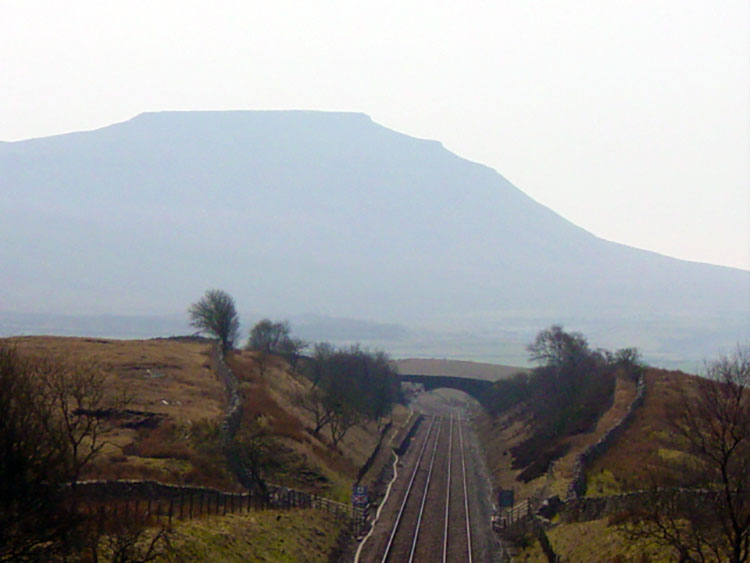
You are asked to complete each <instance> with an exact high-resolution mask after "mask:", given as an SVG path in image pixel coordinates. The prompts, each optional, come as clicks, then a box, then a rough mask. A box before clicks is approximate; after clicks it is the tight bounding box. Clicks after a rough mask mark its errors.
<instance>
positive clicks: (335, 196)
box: [0, 110, 750, 342]
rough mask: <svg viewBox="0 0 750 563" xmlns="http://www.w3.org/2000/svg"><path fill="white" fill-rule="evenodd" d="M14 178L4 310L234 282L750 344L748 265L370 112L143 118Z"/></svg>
mask: <svg viewBox="0 0 750 563" xmlns="http://www.w3.org/2000/svg"><path fill="white" fill-rule="evenodd" d="M0 172H1V173H2V177H3V178H4V179H5V181H4V183H5V189H4V190H2V192H0V211H2V212H3V215H4V216H5V217H8V220H7V221H5V222H4V226H0V235H2V236H3V239H4V240H6V241H11V244H6V245H4V247H3V248H2V249H0V259H2V260H3V262H5V263H10V264H14V275H13V277H12V278H10V279H6V280H5V282H4V283H3V284H2V285H3V287H2V288H0V298H1V299H2V301H3V302H4V303H0V310H7V309H9V308H13V309H16V310H19V311H30V310H32V309H33V308H34V307H36V308H37V311H40V310H43V311H50V312H54V313H63V312H65V313H92V312H93V313H138V314H140V313H158V314H170V313H174V312H176V311H180V310H184V308H185V307H186V305H187V304H189V303H190V302H191V300H194V299H195V298H196V297H197V296H198V295H200V294H201V293H202V291H203V290H204V289H205V288H207V287H215V286H221V287H223V288H225V289H226V290H228V291H229V292H230V293H231V294H232V295H234V296H235V298H236V299H237V300H238V302H240V303H242V304H244V303H249V304H250V306H251V307H252V308H254V309H258V310H266V311H268V313H269V314H274V315H293V314H298V313H300V312H304V311H317V312H320V313H324V314H330V315H333V316H337V317H346V318H361V319H371V320H373V321H378V322H400V323H403V324H407V325H419V326H438V325H441V326H454V325H458V326H464V327H466V326H469V327H476V326H477V325H478V324H479V325H481V324H484V325H485V326H499V325H502V324H503V323H504V322H505V321H504V320H503V319H507V318H510V317H512V316H513V315H514V314H520V315H521V316H522V317H524V318H527V319H534V318H539V319H540V320H541V319H542V318H544V319H545V321H546V320H549V319H560V318H562V319H564V318H576V317H581V316H591V315H593V316H594V317H597V315H598V316H599V317H602V320H603V319H604V317H606V316H607V315H609V316H615V317H616V316H623V315H625V314H626V313H627V314H628V315H630V316H631V317H632V316H633V315H635V316H636V317H638V316H639V315H640V316H641V317H643V318H647V317H648V318H651V317H654V316H655V317H656V318H659V317H660V316H669V317H674V318H675V319H677V318H678V317H679V316H680V315H683V316H684V315H685V314H688V315H699V316H703V317H706V316H708V318H714V317H715V316H716V315H719V316H726V315H729V317H728V318H730V322H729V324H730V325H731V332H732V333H733V334H737V333H738V332H739V333H740V335H741V334H742V331H743V330H745V332H750V331H747V330H746V328H747V323H745V324H744V325H743V323H742V322H741V319H740V320H737V313H744V312H745V311H748V312H750V291H748V288H750V272H747V271H745V270H741V269H736V268H729V267H726V266H719V265H713V264H705V263H700V262H688V261H684V260H679V259H677V258H672V257H668V256H664V255H661V254H658V253H655V252H652V251H647V250H640V249H636V248H633V247H629V246H627V245H622V244H620V243H616V242H611V241H607V240H605V239H602V238H600V237H597V236H596V235H594V234H592V233H590V232H588V231H586V230H585V229H582V228H581V227H578V226H576V225H574V224H573V223H572V222H570V221H569V220H567V219H565V218H564V217H562V216H560V215H558V214H557V213H555V212H554V211H553V210H551V209H550V208H548V207H546V206H544V205H542V204H539V203H538V202H536V201H534V200H533V199H532V198H530V197H529V196H528V195H526V194H524V193H523V192H522V191H521V190H519V189H518V188H516V187H515V186H513V185H512V184H511V183H510V182H509V181H508V180H507V179H506V178H504V177H503V176H502V175H501V174H500V173H499V172H497V171H495V170H493V169H491V168H489V167H487V166H485V165H482V164H479V163H474V162H471V161H469V160H466V159H464V158H462V157H460V156H458V155H455V154H454V153H451V152H450V151H448V150H446V149H445V148H444V147H443V146H442V144H440V143H439V142H438V141H432V140H425V139H416V138H414V137H411V136H409V135H405V134H402V133H399V132H396V131H392V130H390V129H388V128H386V127H384V126H382V125H378V124H376V123H375V122H374V121H372V119H371V118H369V116H366V115H365V114H361V113H354V112H346V113H342V112H315V111H284V110H278V111H260V112H252V111H242V110H229V111H220V112H211V111H207V112H149V113H144V114H140V115H138V116H136V117H135V118H132V119H130V120H127V121H124V122H121V123H117V124H112V125H110V126H106V127H103V128H99V129H95V130H93V131H88V132H77V133H68V134H61V135H55V136H52V137H45V138H40V139H30V140H24V141H13V142H11V143H5V144H0ZM6 284H7V285H6ZM50 296H53V297H52V298H50ZM9 303H10V304H11V306H9V305H8V304H9ZM731 319H734V320H731ZM676 322H678V321H676ZM678 324H679V323H678ZM699 325H700V323H697V326H696V328H698V329H699V328H700V326H699ZM712 330H713V329H712ZM736 338H737V337H736V336H735V340H736ZM722 341H723V342H729V334H728V333H727V334H726V335H725V336H724V337H723V338H722Z"/></svg>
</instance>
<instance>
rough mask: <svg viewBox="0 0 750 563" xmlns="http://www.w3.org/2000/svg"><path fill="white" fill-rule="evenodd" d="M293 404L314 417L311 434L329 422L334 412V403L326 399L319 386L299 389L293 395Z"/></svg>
mask: <svg viewBox="0 0 750 563" xmlns="http://www.w3.org/2000/svg"><path fill="white" fill-rule="evenodd" d="M294 404H295V405H296V406H298V407H299V408H301V409H302V410H305V411H307V412H309V413H311V414H312V415H313V417H314V418H315V427H314V428H313V434H317V433H318V432H320V430H321V429H322V428H323V427H324V426H325V425H326V424H328V423H329V422H330V420H331V417H332V416H333V414H334V405H333V404H332V403H331V401H330V400H329V399H328V397H327V395H326V393H325V391H323V390H322V389H320V388H319V387H315V388H313V389H310V390H309V391H308V390H305V391H301V392H300V393H298V394H297V395H296V396H295V397H294Z"/></svg>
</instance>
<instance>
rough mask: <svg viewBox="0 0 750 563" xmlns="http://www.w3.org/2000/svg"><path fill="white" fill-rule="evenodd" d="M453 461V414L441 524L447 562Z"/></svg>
mask: <svg viewBox="0 0 750 563" xmlns="http://www.w3.org/2000/svg"><path fill="white" fill-rule="evenodd" d="M452 461H453V415H451V423H450V429H449V431H448V479H447V481H446V483H447V484H446V486H445V523H444V525H443V563H448V517H449V514H450V506H451V462H452Z"/></svg>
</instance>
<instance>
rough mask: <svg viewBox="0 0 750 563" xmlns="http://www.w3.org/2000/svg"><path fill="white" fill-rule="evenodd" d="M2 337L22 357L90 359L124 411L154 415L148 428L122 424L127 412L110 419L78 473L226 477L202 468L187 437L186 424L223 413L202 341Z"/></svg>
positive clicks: (216, 479)
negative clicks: (123, 399) (93, 455)
mask: <svg viewBox="0 0 750 563" xmlns="http://www.w3.org/2000/svg"><path fill="white" fill-rule="evenodd" d="M5 341H6V342H8V343H10V344H11V345H12V346H15V348H16V349H17V350H18V352H19V353H20V354H23V355H29V356H35V355H44V356H52V357H54V358H57V359H59V360H61V361H64V362H72V363H79V362H93V363H94V364H95V365H96V366H98V367H99V368H100V369H101V370H102V371H103V372H104V373H105V375H106V376H107V377H108V378H109V381H110V382H111V388H110V391H111V392H112V393H113V394H120V393H123V392H124V393H125V394H126V395H127V396H128V397H129V403H128V405H127V408H128V409H132V410H136V411H143V412H151V413H157V414H159V415H160V418H159V420H160V423H159V424H158V425H157V426H156V428H140V429H138V430H136V429H132V428H125V427H123V426H122V424H124V423H125V422H127V418H123V419H122V420H120V419H118V420H115V421H113V422H115V424H118V425H119V426H115V428H113V429H112V430H111V431H110V432H108V433H107V434H106V435H105V436H104V439H105V440H106V444H105V447H104V449H103V450H102V452H101V454H100V455H99V457H98V458H97V459H96V461H95V463H94V465H92V466H90V467H89V468H88V469H87V472H86V473H85V475H84V477H86V478H97V479H156V480H160V481H165V482H175V483H183V482H189V481H193V482H194V481H195V480H200V481H204V480H205V484H207V485H208V484H216V483H219V482H221V483H226V476H225V475H222V474H221V471H219V470H217V468H216V467H215V464H212V466H211V467H206V466H205V465H206V464H205V463H204V460H198V453H197V452H196V451H195V449H194V447H193V446H194V445H193V443H192V441H191V438H190V433H191V432H190V430H191V427H192V426H193V424H195V423H200V422H201V421H204V420H218V419H219V417H220V416H221V415H222V413H223V407H224V387H223V384H222V383H221V382H219V381H218V380H217V379H216V377H215V376H214V375H213V373H212V372H211V370H210V359H209V354H210V345H209V344H205V343H196V342H183V341H174V340H167V339H158V340H110V339H101V338H65V337H52V336H26V337H15V338H9V339H6V340H5ZM214 461H215V460H214ZM193 462H195V464H194V463H193ZM217 475H218V477H216V476H217Z"/></svg>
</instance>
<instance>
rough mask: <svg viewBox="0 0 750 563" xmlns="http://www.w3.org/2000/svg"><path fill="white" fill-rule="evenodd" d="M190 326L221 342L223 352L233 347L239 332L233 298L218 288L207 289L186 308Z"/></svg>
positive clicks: (237, 316) (238, 319) (238, 321)
mask: <svg viewBox="0 0 750 563" xmlns="http://www.w3.org/2000/svg"><path fill="white" fill-rule="evenodd" d="M188 314H189V315H190V326H193V327H195V328H197V329H198V332H199V333H202V332H205V333H207V334H210V335H211V336H213V337H214V338H217V339H218V340H219V342H220V343H221V348H222V350H223V351H224V352H227V351H228V350H231V349H232V348H234V343H235V342H236V341H237V338H238V337H239V334H240V317H239V315H238V314H237V309H236V308H235V306H234V299H232V297H231V296H230V295H229V294H228V293H227V292H225V291H222V290H220V289H209V290H208V291H206V294H205V295H204V296H203V297H202V298H201V299H200V300H199V301H198V302H197V303H193V304H192V305H191V306H190V308H189V309H188Z"/></svg>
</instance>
